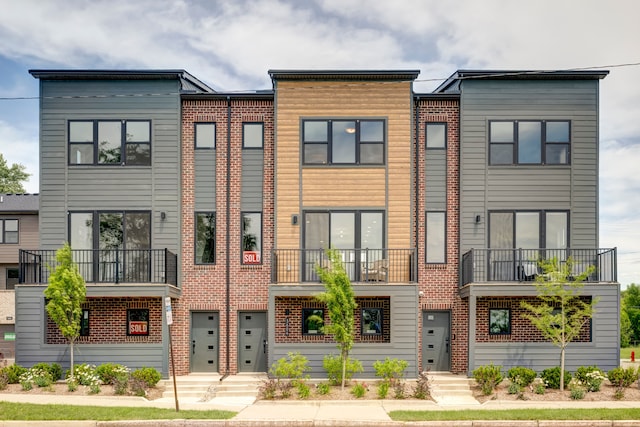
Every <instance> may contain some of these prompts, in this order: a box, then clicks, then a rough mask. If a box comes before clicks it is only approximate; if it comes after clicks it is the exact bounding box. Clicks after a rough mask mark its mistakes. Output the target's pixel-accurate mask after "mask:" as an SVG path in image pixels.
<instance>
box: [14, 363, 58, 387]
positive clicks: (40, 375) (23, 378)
mask: <svg viewBox="0 0 640 427" xmlns="http://www.w3.org/2000/svg"><path fill="white" fill-rule="evenodd" d="M52 382H53V381H52V380H51V374H50V373H49V371H48V370H46V369H43V368H42V367H36V366H34V367H33V368H30V369H28V370H27V371H26V372H24V373H23V374H22V375H20V384H22V388H23V389H25V384H27V383H28V384H29V385H30V386H31V387H33V384H35V385H37V386H38V387H49V386H50V385H51V383H52ZM25 390H27V389H25ZM28 390H31V388H28Z"/></svg>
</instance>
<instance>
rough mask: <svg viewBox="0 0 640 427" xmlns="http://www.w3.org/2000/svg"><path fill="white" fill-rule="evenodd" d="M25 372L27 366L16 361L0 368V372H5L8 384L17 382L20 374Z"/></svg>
mask: <svg viewBox="0 0 640 427" xmlns="http://www.w3.org/2000/svg"><path fill="white" fill-rule="evenodd" d="M25 372H27V368H25V367H23V366H20V365H18V364H16V363H14V364H13V365H9V366H5V367H4V368H2V369H0V373H6V374H7V381H8V382H9V384H18V383H19V382H20V375H22V374H24V373H25Z"/></svg>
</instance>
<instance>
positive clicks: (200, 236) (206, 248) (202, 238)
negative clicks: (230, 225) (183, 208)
mask: <svg viewBox="0 0 640 427" xmlns="http://www.w3.org/2000/svg"><path fill="white" fill-rule="evenodd" d="M215 262H216V214H215V212H197V213H196V264H214V263H215Z"/></svg>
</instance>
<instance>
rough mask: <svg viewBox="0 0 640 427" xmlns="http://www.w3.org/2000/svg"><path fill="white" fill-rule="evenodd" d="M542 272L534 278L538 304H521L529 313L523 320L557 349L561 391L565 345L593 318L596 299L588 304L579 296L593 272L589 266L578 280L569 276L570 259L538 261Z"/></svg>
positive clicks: (570, 271)
mask: <svg viewBox="0 0 640 427" xmlns="http://www.w3.org/2000/svg"><path fill="white" fill-rule="evenodd" d="M540 267H541V268H542V270H543V271H544V274H543V275H540V276H538V277H537V279H536V283H535V286H536V289H537V291H538V303H537V304H531V303H529V302H527V301H522V302H521V306H522V307H523V308H524V309H526V310H527V311H528V313H525V314H523V317H524V318H526V319H529V321H531V323H532V324H533V326H535V327H536V328H537V329H538V330H539V331H540V333H541V334H542V336H543V337H544V338H546V339H548V340H549V341H551V343H552V344H553V345H555V346H556V347H558V348H560V390H561V391H562V390H564V365H565V363H564V360H565V350H566V347H567V345H568V344H569V343H570V342H572V341H573V340H574V339H575V338H577V337H578V336H580V331H581V330H582V327H583V326H584V325H585V324H586V323H587V321H588V320H589V319H591V317H593V313H594V306H595V305H596V304H597V303H598V298H593V299H591V301H587V300H585V299H583V298H581V297H580V293H581V290H582V287H583V286H584V285H583V283H582V281H583V280H585V279H586V278H587V277H588V276H589V275H590V274H591V273H592V272H593V270H594V269H595V267H593V266H589V267H588V268H587V270H586V271H584V272H582V273H581V274H580V275H578V276H577V277H572V271H573V268H572V267H573V260H572V259H571V257H569V258H568V259H567V260H566V262H560V261H559V260H558V259H557V258H553V259H550V260H542V261H540Z"/></svg>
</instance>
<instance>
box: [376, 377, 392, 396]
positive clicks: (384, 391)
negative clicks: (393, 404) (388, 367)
mask: <svg viewBox="0 0 640 427" xmlns="http://www.w3.org/2000/svg"><path fill="white" fill-rule="evenodd" d="M390 386H391V385H390V384H389V381H381V382H380V384H378V397H379V398H380V399H386V398H387V395H388V394H389V387H390Z"/></svg>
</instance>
